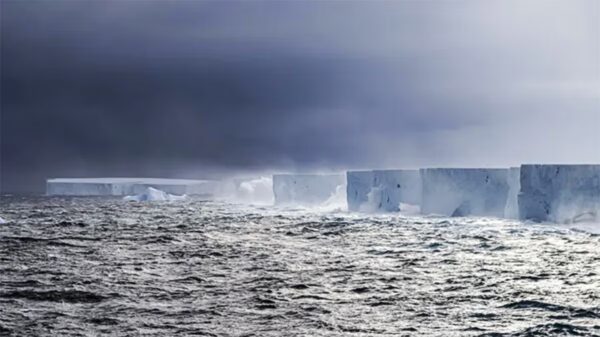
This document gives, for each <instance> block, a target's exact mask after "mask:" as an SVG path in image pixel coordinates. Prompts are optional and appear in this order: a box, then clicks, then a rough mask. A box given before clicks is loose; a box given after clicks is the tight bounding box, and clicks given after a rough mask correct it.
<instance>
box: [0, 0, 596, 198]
mask: <svg viewBox="0 0 600 337" xmlns="http://www.w3.org/2000/svg"><path fill="white" fill-rule="evenodd" d="M599 12H600V5H599V4H598V2H595V1H555V2H548V1H515V2H506V1H491V2H481V1H438V2H435V1H428V2H417V1H415V2H412V1H406V2H404V1H402V2H400V1H399V2H391V1H389V2H325V1H315V2H308V1H307V2H280V1H277V2H275V1H274V2H264V1H263V2H247V1H246V2H209V1H207V2H200V1H188V2H185V1H184V2H177V3H175V2H167V1H164V2H161V1H114V2H104V1H88V2H84V1H79V2H73V1H64V2H60V1H59V2H46V1H39V2H37V1H27V2H20V1H4V2H2V119H1V125H0V126H1V131H2V134H1V138H2V153H1V154H2V185H3V186H2V188H3V190H9V191H10V190H19V189H21V190H33V189H36V188H39V187H40V186H41V183H42V182H43V179H44V178H45V177H47V176H57V175H164V176H169V175H176V174H179V173H181V172H182V171H186V174H191V175H195V174H201V173H198V172H201V171H202V170H201V168H206V167H210V168H224V169H225V168H227V169H257V168H279V169H285V168H294V169H310V168H313V169H314V168H318V167H328V168H332V169H335V168H343V167H368V166H372V167H377V166H419V165H434V166H441V165H482V166H491V165H495V166H496V165H511V164H515V163H518V162H521V161H526V162H531V161H551V162H565V161H586V162H593V161H596V162H598V161H600V151H598V150H597V149H598V148H600V136H599V134H600V133H599V132H598V131H599V127H598V125H600V89H598V88H600V64H599V63H600V61H599V60H600V47H599V43H598V41H600V33H599V31H600V26H599V25H600V24H599V22H600V20H599V19H600V18H599V17H600V14H599ZM194 168H198V172H194ZM190 172H191V173H190Z"/></svg>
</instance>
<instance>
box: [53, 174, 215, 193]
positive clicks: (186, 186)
mask: <svg viewBox="0 0 600 337" xmlns="http://www.w3.org/2000/svg"><path fill="white" fill-rule="evenodd" d="M217 184H218V182H216V181H212V180H193V179H162V178H57V179H48V180H47V182H46V194H47V195H65V196H124V195H132V194H140V193H144V192H145V191H146V189H147V188H148V187H152V188H155V189H158V190H161V191H164V192H166V193H171V194H179V195H181V194H188V195H203V196H212V195H213V194H214V192H215V190H216V188H217Z"/></svg>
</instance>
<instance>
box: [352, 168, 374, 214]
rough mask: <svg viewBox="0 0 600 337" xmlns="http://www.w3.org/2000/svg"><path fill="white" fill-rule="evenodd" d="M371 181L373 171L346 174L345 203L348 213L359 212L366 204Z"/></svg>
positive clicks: (371, 184)
mask: <svg viewBox="0 0 600 337" xmlns="http://www.w3.org/2000/svg"><path fill="white" fill-rule="evenodd" d="M373 179H374V174H373V171H348V172H346V201H347V203H348V210H349V211H354V212H356V211H360V208H361V206H362V205H366V204H367V202H368V201H369V192H371V189H372V188H373Z"/></svg>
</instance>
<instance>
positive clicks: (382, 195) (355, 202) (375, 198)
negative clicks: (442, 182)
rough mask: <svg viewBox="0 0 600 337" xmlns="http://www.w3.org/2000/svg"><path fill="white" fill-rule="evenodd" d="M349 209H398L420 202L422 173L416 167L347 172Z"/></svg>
mask: <svg viewBox="0 0 600 337" xmlns="http://www.w3.org/2000/svg"><path fill="white" fill-rule="evenodd" d="M346 181H347V188H346V198H347V203H348V210H350V211H369V212H377V211H379V212H381V211H383V212H398V211H401V205H402V204H404V205H405V206H406V207H408V208H410V207H409V205H419V204H420V203H421V176H420V173H419V171H417V170H374V171H348V172H347V173H346Z"/></svg>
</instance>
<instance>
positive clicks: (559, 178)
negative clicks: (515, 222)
mask: <svg viewBox="0 0 600 337" xmlns="http://www.w3.org/2000/svg"><path fill="white" fill-rule="evenodd" d="M519 213H520V218H521V219H524V220H534V221H553V222H577V221H588V220H590V221H597V220H598V219H600V165H522V166H521V192H520V193H519Z"/></svg>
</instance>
